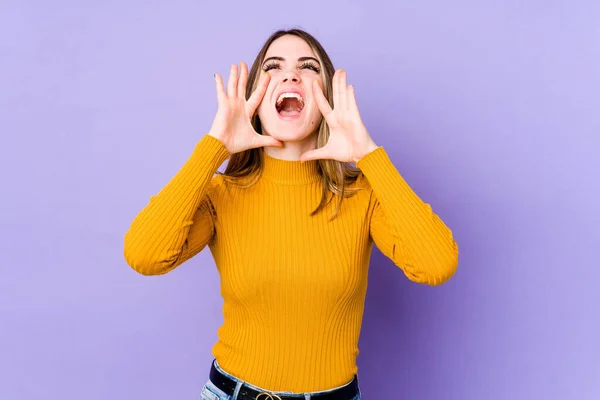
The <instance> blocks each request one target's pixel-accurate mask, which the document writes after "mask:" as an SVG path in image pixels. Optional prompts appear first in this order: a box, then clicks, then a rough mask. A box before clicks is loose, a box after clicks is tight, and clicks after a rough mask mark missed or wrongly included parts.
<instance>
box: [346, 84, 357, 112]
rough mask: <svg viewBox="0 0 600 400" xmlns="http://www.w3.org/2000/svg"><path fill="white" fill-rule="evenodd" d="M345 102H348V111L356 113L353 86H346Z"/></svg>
mask: <svg viewBox="0 0 600 400" xmlns="http://www.w3.org/2000/svg"><path fill="white" fill-rule="evenodd" d="M347 99H348V100H347V101H348V109H349V110H351V111H355V112H358V104H357V103H356V95H355V94H354V86H353V85H348V90H347Z"/></svg>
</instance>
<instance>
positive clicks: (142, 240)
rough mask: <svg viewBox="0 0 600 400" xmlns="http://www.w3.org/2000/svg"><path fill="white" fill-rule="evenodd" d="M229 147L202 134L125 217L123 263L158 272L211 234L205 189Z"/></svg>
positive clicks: (198, 247)
mask: <svg viewBox="0 0 600 400" xmlns="http://www.w3.org/2000/svg"><path fill="white" fill-rule="evenodd" d="M228 157H229V152H228V151H227V149H226V148H225V146H224V145H223V143H222V142H220V141H219V140H218V139H216V138H214V137H212V136H209V135H205V136H204V137H203V138H202V139H201V140H200V141H199V142H198V143H197V144H196V146H195V148H194V151H193V153H192V154H191V156H190V157H189V159H188V160H187V162H186V163H185V164H184V165H183V167H182V168H181V169H180V170H179V171H178V172H177V174H176V175H175V176H174V177H173V178H172V179H171V181H170V182H169V183H168V184H167V185H166V186H165V187H164V188H162V190H161V191H160V192H159V193H158V194H157V195H155V196H152V197H151V198H150V201H149V203H148V204H147V205H146V207H144V208H143V209H142V210H141V211H140V212H139V213H138V215H137V216H136V217H135V219H134V220H133V222H132V223H131V225H130V227H129V230H128V231H127V233H126V234H125V238H124V244H125V246H124V256H125V260H126V261H127V263H128V264H129V265H130V266H131V267H132V268H133V269H134V270H135V271H137V272H139V273H140V274H142V275H161V274H165V273H167V272H169V271H171V270H173V269H174V268H175V267H177V266H179V265H181V264H182V263H183V262H185V261H186V260H188V259H190V258H192V257H193V256H194V255H196V254H197V253H199V252H200V251H201V250H202V249H203V248H204V247H205V246H206V245H207V244H208V243H210V241H211V240H212V238H213V236H214V234H215V233H214V207H213V205H212V202H211V198H210V191H211V189H213V188H214V187H215V184H216V183H215V181H216V178H214V175H215V173H216V172H217V170H218V168H219V166H220V165H221V164H222V163H223V162H224V161H225V160H226V159H227V158H228Z"/></svg>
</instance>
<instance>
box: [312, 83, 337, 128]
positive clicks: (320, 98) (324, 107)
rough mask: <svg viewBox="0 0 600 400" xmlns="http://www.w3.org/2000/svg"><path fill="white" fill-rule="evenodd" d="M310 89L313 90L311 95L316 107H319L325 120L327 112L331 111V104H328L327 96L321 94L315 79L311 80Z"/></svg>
mask: <svg viewBox="0 0 600 400" xmlns="http://www.w3.org/2000/svg"><path fill="white" fill-rule="evenodd" d="M312 91H313V97H314V98H315V101H316V102H317V107H319V110H320V111H321V114H323V117H325V120H327V118H328V117H329V114H331V112H332V111H333V110H332V109H331V106H330V105H329V102H328V101H327V98H326V97H325V95H324V94H323V90H322V89H321V85H320V84H319V82H318V81H316V80H315V81H313V84H312Z"/></svg>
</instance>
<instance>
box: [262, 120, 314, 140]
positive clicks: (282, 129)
mask: <svg viewBox="0 0 600 400" xmlns="http://www.w3.org/2000/svg"><path fill="white" fill-rule="evenodd" d="M307 117H308V118H307ZM260 120H261V126H262V130H263V134H266V135H269V136H272V137H274V138H275V139H277V140H280V141H282V142H301V141H304V140H307V139H310V138H312V137H313V136H315V135H316V134H317V130H318V127H319V125H318V121H319V120H318V119H317V118H315V117H312V118H310V116H308V115H302V114H300V116H298V117H296V118H285V117H282V116H280V115H279V114H277V115H268V116H264V117H263V118H260ZM263 121H264V122H263Z"/></svg>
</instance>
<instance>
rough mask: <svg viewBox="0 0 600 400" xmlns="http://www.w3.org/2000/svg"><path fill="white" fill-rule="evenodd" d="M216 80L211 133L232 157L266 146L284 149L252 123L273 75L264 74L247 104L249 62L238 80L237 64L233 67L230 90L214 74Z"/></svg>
mask: <svg viewBox="0 0 600 400" xmlns="http://www.w3.org/2000/svg"><path fill="white" fill-rule="evenodd" d="M215 78H216V79H215V80H216V84H217V101H218V109H217V114H216V115H215V119H214V121H213V124H212V126H211V128H210V131H209V133H208V134H209V135H210V136H213V137H215V138H216V139H218V140H220V141H221V142H222V143H223V144H224V145H225V147H226V148H227V150H228V151H229V153H230V154H235V153H239V152H242V151H244V150H248V149H253V148H258V147H265V146H274V147H282V146H283V143H282V142H280V141H279V140H277V139H275V138H273V137H271V136H267V135H260V134H259V133H257V132H256V131H255V130H254V128H253V127H252V124H251V122H250V120H251V118H252V116H253V115H254V112H255V111H256V109H257V108H258V106H259V105H260V102H261V101H262V99H263V96H264V95H265V92H266V91H267V86H269V81H270V78H271V75H269V74H268V73H263V74H262V76H261V78H260V80H259V82H258V86H257V88H256V90H255V91H254V93H252V95H251V96H250V98H249V99H248V100H247V101H246V84H247V82H248V66H247V65H246V63H243V62H242V63H241V73H240V74H239V77H238V67H237V65H235V64H234V65H232V66H231V71H230V73H229V81H228V82H227V90H225V87H224V86H223V79H222V78H221V76H220V75H219V74H215Z"/></svg>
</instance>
